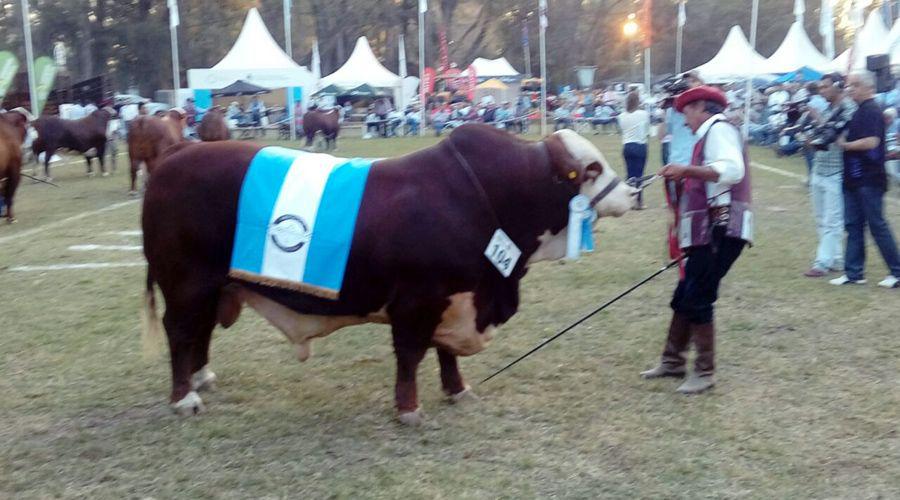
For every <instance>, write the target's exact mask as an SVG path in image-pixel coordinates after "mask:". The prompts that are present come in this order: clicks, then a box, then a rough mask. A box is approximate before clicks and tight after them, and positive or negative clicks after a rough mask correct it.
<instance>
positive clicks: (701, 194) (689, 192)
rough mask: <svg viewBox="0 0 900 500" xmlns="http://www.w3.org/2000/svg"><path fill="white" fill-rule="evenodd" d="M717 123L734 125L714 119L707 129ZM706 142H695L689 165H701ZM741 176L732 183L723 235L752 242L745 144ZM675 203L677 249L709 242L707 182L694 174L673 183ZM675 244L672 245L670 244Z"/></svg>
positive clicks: (748, 172)
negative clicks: (742, 174)
mask: <svg viewBox="0 0 900 500" xmlns="http://www.w3.org/2000/svg"><path fill="white" fill-rule="evenodd" d="M719 122H722V123H725V124H727V125H728V126H729V127H733V125H732V124H730V123H728V122H725V121H723V120H717V121H716V122H713V124H712V125H711V126H710V127H709V129H707V132H706V134H707V135H708V134H709V130H712V127H714V126H716V124H718V123H719ZM705 145H706V135H704V136H703V137H701V138H700V140H698V141H697V144H696V145H695V146H694V155H693V157H692V158H691V165H703V164H704V161H705V159H704V156H703V150H704V146H705ZM743 153H744V178H743V179H741V181H740V182H738V183H737V184H735V185H733V186H731V191H730V194H731V205H730V206H729V208H728V218H727V222H726V223H725V235H726V236H730V237H732V238H738V239H741V240H744V241H746V242H747V243H752V241H753V208H752V206H751V201H752V200H751V190H750V156H749V154H748V152H747V145H746V144H745V145H744V151H743ZM673 201H676V203H677V205H674V206H677V211H676V214H677V217H676V221H677V227H678V229H677V235H672V236H674V237H676V238H677V248H680V249H682V250H683V249H686V248H690V247H695V246H700V245H708V244H709V243H710V238H711V235H712V228H713V222H714V221H713V220H712V217H711V216H710V205H709V202H710V201H712V200H709V199H708V198H707V194H706V182H705V181H702V180H700V179H695V178H693V177H688V178H686V179H684V180H683V181H682V182H681V183H680V184H678V185H677V186H676V196H675V200H673ZM673 246H674V245H673Z"/></svg>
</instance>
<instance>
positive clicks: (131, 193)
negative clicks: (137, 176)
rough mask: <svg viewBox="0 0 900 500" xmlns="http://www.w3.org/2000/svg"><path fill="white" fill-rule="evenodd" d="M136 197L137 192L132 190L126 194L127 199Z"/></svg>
mask: <svg viewBox="0 0 900 500" xmlns="http://www.w3.org/2000/svg"><path fill="white" fill-rule="evenodd" d="M137 196H138V192H137V191H133V190H132V191H129V192H128V197H129V198H137Z"/></svg>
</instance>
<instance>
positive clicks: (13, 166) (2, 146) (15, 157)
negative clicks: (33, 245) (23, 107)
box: [0, 111, 28, 224]
mask: <svg viewBox="0 0 900 500" xmlns="http://www.w3.org/2000/svg"><path fill="white" fill-rule="evenodd" d="M27 128H28V117H27V116H25V115H23V114H21V113H17V112H15V111H11V112H9V113H3V114H0V198H2V199H3V203H2V204H0V212H2V211H3V205H5V206H6V221H7V222H8V223H10V224H12V223H13V222H15V221H16V217H15V213H14V212H13V198H14V196H15V194H16V188H18V187H19V181H20V179H21V173H22V141H24V140H25V134H26V131H27Z"/></svg>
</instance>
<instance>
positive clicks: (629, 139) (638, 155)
mask: <svg viewBox="0 0 900 500" xmlns="http://www.w3.org/2000/svg"><path fill="white" fill-rule="evenodd" d="M639 104H640V97H638V94H637V92H630V93H629V94H628V99H627V100H626V101H625V111H624V112H622V113H621V114H619V116H618V117H617V119H618V121H619V127H620V128H621V130H622V144H624V147H623V148H622V156H624V157H625V168H626V171H627V172H628V178H631V177H641V176H643V175H644V166H646V165H647V138H648V137H649V136H650V115H649V114H648V113H647V112H646V111H645V110H643V109H638V106H639ZM643 209H644V200H643V197H642V193H638V207H637V210H643Z"/></svg>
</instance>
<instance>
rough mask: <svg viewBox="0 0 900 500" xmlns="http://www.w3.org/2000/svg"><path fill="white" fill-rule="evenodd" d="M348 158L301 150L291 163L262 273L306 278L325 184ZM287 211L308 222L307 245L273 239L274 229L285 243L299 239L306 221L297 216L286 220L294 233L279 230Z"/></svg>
mask: <svg viewBox="0 0 900 500" xmlns="http://www.w3.org/2000/svg"><path fill="white" fill-rule="evenodd" d="M345 161H346V160H345V159H343V158H335V157H333V156H331V155H326V154H317V153H301V154H299V155H298V156H297V158H296V159H295V160H294V162H293V163H292V164H291V168H290V170H289V171H288V174H287V176H286V177H285V179H284V183H283V184H282V185H281V192H280V193H279V194H278V200H277V201H276V202H275V207H274V208H273V210H272V216H271V218H270V220H269V230H268V232H267V233H266V248H265V253H264V255H263V264H262V273H261V274H262V275H264V276H269V277H273V278H280V279H285V280H290V281H302V280H303V274H304V271H305V267H306V256H307V254H308V253H309V241H310V238H311V236H312V234H313V233H314V231H315V223H316V215H317V213H318V210H319V202H320V201H321V199H322V192H323V191H324V190H325V184H326V183H327V182H328V176H329V175H330V174H331V171H332V170H333V169H334V167H335V166H336V165H337V164H339V163H343V162H345ZM285 215H290V216H294V217H298V218H299V219H300V220H301V221H302V224H305V226H306V235H305V238H303V240H304V242H303V245H302V246H301V247H300V248H299V249H298V250H295V251H286V250H284V249H283V248H279V245H276V244H275V241H274V239H273V233H276V235H275V237H276V238H279V236H280V238H279V241H280V242H281V243H282V247H285V246H288V247H290V246H293V245H294V244H295V243H297V235H296V228H297V227H300V226H302V224H300V222H298V221H297V220H296V219H292V220H291V221H288V222H285V223H283V224H286V225H288V226H292V227H290V228H289V229H292V230H293V231H294V233H292V234H287V235H285V234H281V235H278V234H277V233H278V229H277V228H276V227H275V221H276V220H278V218H279V217H282V216H285Z"/></svg>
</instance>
